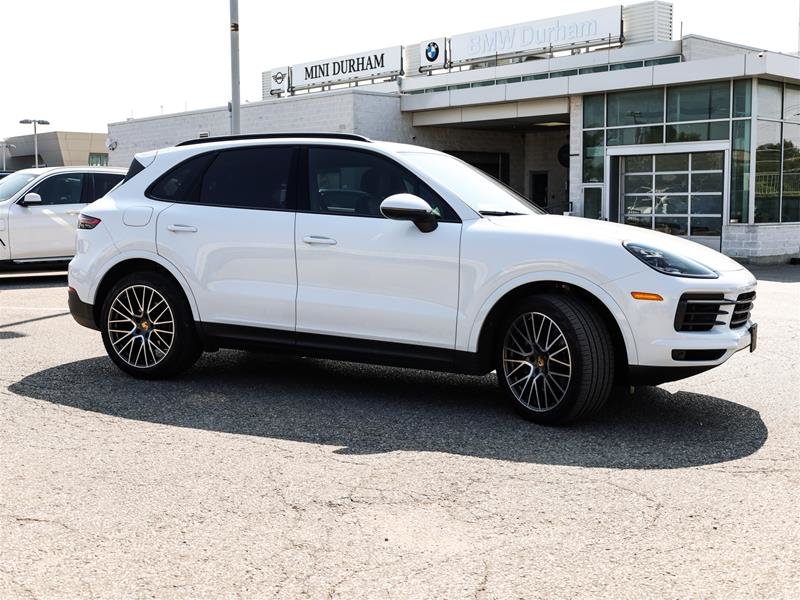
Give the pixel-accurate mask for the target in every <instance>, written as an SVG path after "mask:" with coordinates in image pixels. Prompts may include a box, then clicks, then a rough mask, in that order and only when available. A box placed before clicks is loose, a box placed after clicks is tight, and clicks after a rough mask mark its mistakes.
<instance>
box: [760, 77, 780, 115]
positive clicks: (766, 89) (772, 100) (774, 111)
mask: <svg viewBox="0 0 800 600" xmlns="http://www.w3.org/2000/svg"><path fill="white" fill-rule="evenodd" d="M782 104H783V84H782V83H779V82H777V81H769V80H768V79H759V80H758V116H759V117H768V118H770V119H780V118H781V113H782V112H783V111H782Z"/></svg>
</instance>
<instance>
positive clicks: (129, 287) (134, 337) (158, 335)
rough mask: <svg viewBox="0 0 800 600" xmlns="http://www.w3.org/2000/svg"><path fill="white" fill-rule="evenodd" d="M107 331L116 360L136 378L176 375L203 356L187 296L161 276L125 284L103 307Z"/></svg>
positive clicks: (148, 275)
mask: <svg viewBox="0 0 800 600" xmlns="http://www.w3.org/2000/svg"><path fill="white" fill-rule="evenodd" d="M101 330H102V334H103V344H104V345H105V347H106V351H107V352H108V355H109V356H110V357H111V360H113V361H114V363H115V364H116V365H117V366H118V367H119V368H120V369H122V370H123V371H125V372H126V373H129V374H130V375H133V376H134V377H140V378H144V379H157V378H162V377H169V376H172V375H176V374H178V373H180V372H181V371H184V370H185V369H188V368H189V367H190V366H192V365H193V364H194V363H195V361H196V360H197V358H198V357H199V356H200V354H201V352H202V349H201V345H200V342H199V340H198V337H197V331H196V330H195V326H194V320H193V319H192V314H191V310H190V308H189V306H188V304H187V302H186V299H185V298H184V296H183V293H182V292H181V290H180V289H178V287H177V286H176V285H175V284H174V283H173V282H172V281H171V280H170V279H169V278H167V277H165V276H164V275H162V274H161V273H148V272H144V273H133V274H130V275H127V276H125V277H123V278H122V279H120V280H119V281H118V282H117V283H116V284H115V285H114V286H113V287H112V288H111V290H110V292H109V293H108V295H107V296H106V299H105V302H104V303H103V309H102V315H101Z"/></svg>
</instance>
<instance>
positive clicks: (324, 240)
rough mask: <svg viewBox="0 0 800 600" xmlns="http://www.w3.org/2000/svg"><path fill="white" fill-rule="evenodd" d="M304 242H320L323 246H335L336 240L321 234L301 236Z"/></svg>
mask: <svg viewBox="0 0 800 600" xmlns="http://www.w3.org/2000/svg"><path fill="white" fill-rule="evenodd" d="M303 241H304V242H305V243H306V244H321V245H323V246H335V245H336V240H334V239H333V238H329V237H324V236H321V235H307V236H305V237H304V238H303Z"/></svg>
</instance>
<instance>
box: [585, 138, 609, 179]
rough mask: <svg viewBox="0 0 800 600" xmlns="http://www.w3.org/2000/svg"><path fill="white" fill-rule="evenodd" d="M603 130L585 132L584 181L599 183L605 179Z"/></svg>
mask: <svg viewBox="0 0 800 600" xmlns="http://www.w3.org/2000/svg"><path fill="white" fill-rule="evenodd" d="M604 153H605V148H604V146H603V130H602V129H600V130H598V131H584V132H583V181H584V182H585V183H598V182H601V181H603V166H604V165H603V161H604Z"/></svg>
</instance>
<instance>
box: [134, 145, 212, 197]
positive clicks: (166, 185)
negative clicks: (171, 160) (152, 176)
mask: <svg viewBox="0 0 800 600" xmlns="http://www.w3.org/2000/svg"><path fill="white" fill-rule="evenodd" d="M215 157H216V154H214V153H211V154H201V155H200V156H195V157H193V158H190V159H189V160H187V161H184V162H182V163H181V164H179V165H178V166H177V167H174V168H173V169H171V170H170V171H168V172H167V174H166V175H164V176H162V177H161V178H160V179H159V180H158V181H156V182H155V183H154V184H153V186H152V187H151V188H150V191H149V193H148V196H150V197H151V198H155V199H156V200H167V201H169V202H191V201H192V200H193V199H194V198H196V194H195V192H196V189H197V186H198V184H199V181H200V177H201V176H202V175H203V173H205V170H206V169H207V168H208V165H210V164H211V162H212V161H213V160H214V158H215Z"/></svg>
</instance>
